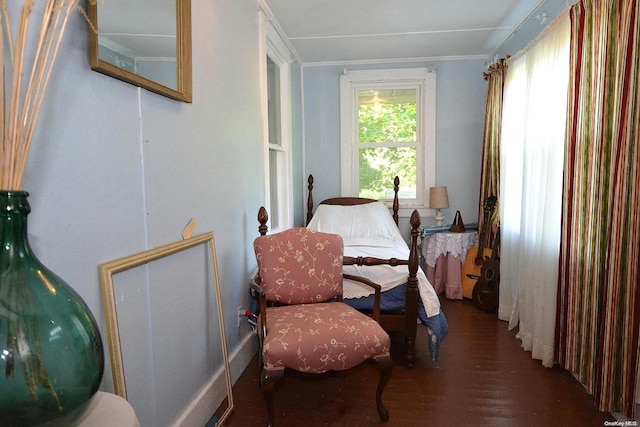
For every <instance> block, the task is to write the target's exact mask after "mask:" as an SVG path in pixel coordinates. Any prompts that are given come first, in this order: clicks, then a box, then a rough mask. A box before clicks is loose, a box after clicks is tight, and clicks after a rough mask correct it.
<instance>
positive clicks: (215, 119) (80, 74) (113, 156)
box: [10, 0, 303, 425]
mask: <svg viewBox="0 0 640 427" xmlns="http://www.w3.org/2000/svg"><path fill="white" fill-rule="evenodd" d="M10 7H11V5H10ZM12 13H13V14H15V12H13V11H12ZM192 39H193V55H192V56H193V103H191V104H186V103H181V102H177V101H173V100H171V99H168V98H165V97H162V96H159V95H156V94H154V93H151V92H148V91H146V90H142V89H138V88H136V87H134V86H132V85H129V84H127V83H123V82H121V81H119V80H116V79H113V78H110V77H107V76H105V75H102V74H99V73H97V72H94V71H91V70H90V68H89V59H88V56H89V55H88V27H87V24H86V22H85V20H84V18H83V17H82V15H81V14H79V13H76V14H74V15H73V17H72V19H71V22H70V26H69V27H68V29H67V33H66V36H65V39H64V42H63V45H62V47H61V49H60V54H59V57H58V61H57V63H56V68H55V71H54V73H53V75H52V79H51V82H50V87H49V91H48V95H47V97H46V99H45V103H44V106H43V110H42V114H41V117H40V121H39V126H38V129H37V132H36V135H35V138H34V145H33V147H32V152H31V157H30V159H29V161H28V165H27V170H26V173H25V178H24V185H23V188H24V189H25V190H26V191H29V192H30V194H31V196H30V197H29V201H30V203H31V206H32V213H31V215H30V216H29V236H30V240H31V244H32V246H33V249H34V252H35V253H36V254H37V255H38V256H39V258H40V259H41V260H42V261H43V263H44V264H45V265H47V266H49V267H50V268H51V269H52V270H53V271H54V272H56V273H57V274H58V275H60V276H61V277H62V278H64V279H65V280H66V281H67V282H69V283H70V284H71V286H72V287H73V288H74V289H75V290H76V291H77V292H78V293H79V294H80V296H81V297H82V298H83V299H84V300H85V301H86V303H87V304H88V306H89V308H90V309H91V311H92V312H93V314H94V316H95V317H96V319H97V321H98V324H99V327H100V331H101V333H102V338H103V341H104V344H105V350H107V348H106V347H107V333H106V326H105V320H104V312H103V308H102V297H101V291H100V283H99V278H98V265H99V264H100V263H104V262H107V261H111V260H114V259H116V258H120V257H123V256H127V255H131V254H134V253H137V252H139V251H143V250H146V249H152V248H155V247H158V246H160V245H164V244H168V243H172V242H175V241H178V240H180V239H181V232H182V230H183V228H184V227H185V225H186V224H187V222H188V221H189V220H190V219H191V218H195V220H196V221H197V223H198V227H197V230H196V234H199V233H202V232H207V231H213V232H214V235H215V243H216V250H217V259H218V265H219V277H220V286H221V291H222V302H223V305H224V310H225V311H224V321H225V326H226V338H227V342H228V348H229V353H230V354H231V357H232V362H233V358H234V357H236V356H237V354H236V353H237V352H238V351H241V346H242V345H244V344H246V343H247V342H250V343H253V337H252V336H249V334H250V331H249V328H248V326H247V324H246V322H244V323H243V324H242V326H241V327H240V328H238V327H237V312H236V308H237V307H238V306H242V307H248V304H249V296H248V287H247V284H248V277H249V274H250V272H251V271H252V270H253V269H254V268H255V258H254V255H253V250H252V242H253V240H254V238H255V237H256V235H257V221H256V214H257V210H258V208H259V207H260V206H261V205H262V204H263V182H262V180H263V172H262V167H263V159H262V146H261V124H260V123H261V117H260V96H259V93H260V92H259V84H260V82H259V59H260V58H259V53H258V46H259V43H258V41H259V38H258V2H257V1H256V0H197V1H192ZM292 75H293V77H294V81H297V82H298V83H297V84H298V86H297V87H294V91H293V96H294V100H293V109H294V112H295V116H296V118H297V123H296V124H295V126H294V142H295V144H297V145H296V147H295V148H294V150H293V155H294V176H295V177H296V180H298V181H301V179H302V178H301V177H302V163H303V162H302V148H301V144H302V125H301V123H300V117H301V116H300V114H301V101H300V100H301V92H300V86H299V84H300V83H299V82H300V81H301V71H300V67H298V66H295V65H294V68H293V70H292ZM295 191H296V192H297V194H298V196H297V198H296V202H297V207H298V210H297V212H296V218H297V219H298V220H299V221H300V222H301V221H302V220H301V218H302V210H301V205H302V202H301V198H302V184H297V187H296V189H295ZM205 262H206V259H205V258H204V257H203V256H202V253H201V252H200V251H196V252H195V253H193V254H191V253H189V254H185V255H184V256H179V257H175V258H172V259H171V260H164V261H159V262H158V263H159V264H157V265H156V264H153V265H150V266H149V270H148V273H147V274H144V275H142V276H143V277H146V279H145V282H143V283H139V282H134V283H135V284H134V285H132V287H130V288H126V289H124V290H123V291H122V293H118V295H117V297H118V299H122V300H123V301H124V300H126V301H132V300H135V301H138V304H139V306H137V307H136V308H134V310H136V311H135V312H134V313H133V314H132V318H133V320H132V321H131V322H130V324H127V325H121V327H125V328H129V329H130V328H134V327H142V328H151V329H153V328H154V327H155V325H154V319H163V320H162V322H161V325H162V328H163V330H162V331H156V332H155V335H156V336H158V337H159V336H161V335H162V336H166V337H174V338H175V339H176V341H175V343H176V346H175V348H174V349H173V351H174V354H173V356H172V357H173V358H174V360H175V369H176V370H180V369H185V368H187V367H189V364H190V363H193V364H196V366H198V369H201V370H202V375H201V378H200V379H199V381H203V382H204V381H206V380H207V379H208V377H209V376H210V375H212V373H214V372H215V371H216V370H217V369H218V368H220V367H221V364H220V362H219V361H218V362H217V363H215V362H213V360H214V359H213V357H214V353H215V351H216V350H217V348H219V346H220V339H219V336H218V335H217V330H215V329H212V330H208V329H207V330H206V331H205V330H204V329H205V328H208V326H209V325H202V328H203V330H202V331H194V330H190V329H189V328H190V327H189V326H188V325H190V324H192V323H193V319H192V318H190V316H192V314H191V313H192V311H193V310H192V308H191V306H190V304H191V303H192V302H189V300H190V298H176V299H174V300H173V301H172V304H171V306H170V310H169V309H168V308H169V307H167V306H166V305H165V306H162V305H156V303H157V301H158V297H157V295H156V293H157V292H158V291H159V290H160V289H162V287H177V288H178V289H181V291H182V292H183V293H184V296H185V297H187V296H189V295H190V294H193V293H195V292H197V291H199V290H198V289H191V288H190V283H191V282H192V280H191V279H194V278H196V279H197V278H200V277H202V275H203V271H205V267H204V265H205ZM167 266H174V268H173V270H172V271H174V272H175V271H176V270H177V271H181V272H183V274H182V275H180V276H179V280H175V279H173V280H170V279H169V278H167V277H166V275H163V274H161V273H162V271H163V269H166V268H167ZM131 276H137V275H136V274H132V275H131ZM152 282H153V283H152ZM128 293H132V295H131V296H128ZM207 297H211V294H209V295H207ZM165 303H166V301H165ZM123 304H125V303H124V302H123ZM125 305H126V304H125ZM206 306H207V307H209V306H210V307H214V306H213V305H212V304H211V305H206ZM199 310H200V309H199ZM176 313H178V314H177V315H176ZM200 314H201V312H200V311H198V314H197V315H200ZM183 316H184V317H183ZM208 316H209V318H211V317H214V316H215V312H211V313H208ZM209 321H210V322H212V321H211V320H209ZM212 324H213V322H212ZM145 325H146V326H145ZM160 332H162V333H160ZM193 332H196V333H205V334H208V336H209V337H210V338H209V339H205V340H203V342H201V343H198V344H197V345H195V346H193V347H191V348H184V347H183V346H181V345H180V343H182V342H183V340H184V339H185V338H186V337H188V336H189V334H191V333H193ZM137 345H138V346H140V348H139V349H137V350H136V351H135V352H136V353H140V354H150V358H149V360H146V361H145V362H147V364H148V365H154V364H160V363H161V362H162V361H163V359H166V357H167V354H166V353H164V354H152V353H151V352H150V348H151V347H149V346H150V345H151V343H149V342H148V341H145V340H138V343H137ZM209 354H212V358H211V359H209V360H206V357H207V355H209ZM194 355H204V356H201V357H196V358H195V361H193V360H192V359H193V358H192V357H191V356H194ZM251 355H252V354H251ZM251 355H250V356H251ZM105 357H106V360H107V367H106V371H105V376H104V379H103V383H102V386H101V389H103V390H106V391H111V390H112V381H111V371H110V368H109V366H108V365H109V363H108V361H109V353H108V351H107V352H106V354H105ZM217 357H218V358H219V356H217ZM239 363H240V365H239V366H238V367H237V369H239V370H240V371H241V370H242V369H244V367H245V366H244V365H242V361H240V362H239ZM145 368H148V367H147V366H145ZM148 369H152V368H151V367H149V368H148ZM156 369H157V366H156ZM240 371H238V372H234V379H235V378H237V376H238V375H239V373H240ZM153 375H155V385H153V384H152V386H151V388H149V389H147V390H146V392H148V394H149V396H152V395H153V396H157V397H161V396H162V395H165V394H166V393H167V390H168V389H167V386H166V385H167V383H169V381H170V380H173V379H174V378H176V376H175V372H173V373H168V372H162V371H158V370H156V371H154V372H153ZM184 377H185V379H180V378H181V377H180V376H178V377H177V378H178V379H177V380H175V381H174V382H173V384H172V390H173V393H174V394H176V395H177V394H179V393H181V392H182V391H185V392H191V391H193V390H195V391H197V389H198V387H199V386H201V385H202V384H194V383H191V384H184V382H186V381H189V380H190V379H189V376H184ZM190 398H191V396H181V399H185V400H186V401H188V400H189V399H190ZM147 403H148V402H146V403H145V405H146V404H147ZM149 408H151V407H149ZM169 409H173V408H162V407H159V408H156V409H155V411H156V412H155V413H152V411H153V409H152V408H151V409H148V410H147V407H146V406H145V409H143V411H142V412H141V413H139V417H140V418H141V421H142V420H144V421H145V422H146V423H144V424H143V425H161V424H155V421H154V420H158V419H163V418H162V417H163V416H164V415H165V414H164V412H163V411H165V410H169ZM214 410H215V408H214ZM150 420H151V421H150ZM170 421H171V420H166V422H170Z"/></svg>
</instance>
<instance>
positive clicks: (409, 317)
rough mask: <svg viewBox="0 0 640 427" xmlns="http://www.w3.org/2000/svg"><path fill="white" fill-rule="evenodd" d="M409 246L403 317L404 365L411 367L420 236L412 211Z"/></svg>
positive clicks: (418, 293)
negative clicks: (407, 277)
mask: <svg viewBox="0 0 640 427" xmlns="http://www.w3.org/2000/svg"><path fill="white" fill-rule="evenodd" d="M410 223H411V245H410V247H409V279H408V280H407V301H406V304H405V307H406V309H405V310H406V313H405V315H406V317H405V363H406V365H407V366H408V367H410V368H412V367H413V359H414V355H415V346H416V333H417V326H418V298H419V297H420V292H419V291H418V276H417V273H418V265H419V263H420V254H419V253H418V236H420V230H419V228H420V214H419V213H418V211H417V210H414V211H413V213H412V214H411V219H410Z"/></svg>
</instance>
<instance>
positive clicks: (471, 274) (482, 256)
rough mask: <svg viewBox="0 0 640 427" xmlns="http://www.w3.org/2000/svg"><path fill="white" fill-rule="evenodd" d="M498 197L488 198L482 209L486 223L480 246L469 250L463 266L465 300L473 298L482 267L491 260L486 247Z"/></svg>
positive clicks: (489, 251)
mask: <svg viewBox="0 0 640 427" xmlns="http://www.w3.org/2000/svg"><path fill="white" fill-rule="evenodd" d="M496 201H497V197H496V196H490V197H488V198H487V199H486V200H485V201H484V203H483V205H482V208H483V209H484V221H483V222H482V229H481V230H480V240H479V242H478V246H474V247H471V248H469V249H468V250H467V257H466V258H465V260H464V264H463V265H462V273H461V274H462V277H461V282H462V296H463V297H464V298H469V299H471V298H473V287H474V286H475V285H476V283H477V281H478V278H479V277H480V273H481V270H482V265H483V264H484V261H485V260H486V259H489V258H491V248H488V247H485V246H484V245H486V243H487V232H488V229H490V228H491V225H490V224H489V222H490V221H491V214H492V213H493V209H494V208H495V206H496Z"/></svg>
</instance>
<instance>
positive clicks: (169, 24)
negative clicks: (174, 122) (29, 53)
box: [87, 0, 192, 102]
mask: <svg viewBox="0 0 640 427" xmlns="http://www.w3.org/2000/svg"><path fill="white" fill-rule="evenodd" d="M87 6H88V13H89V19H90V22H91V23H92V26H93V28H90V30H89V44H90V49H89V50H90V55H89V61H90V65H91V69H93V70H95V71H98V72H100V73H103V74H106V75H108V76H111V77H115V78H117V79H120V80H122V81H125V82H127V83H131V84H133V85H136V86H139V87H142V88H145V89H148V90H150V91H153V92H155V93H158V94H160V95H164V96H167V97H169V98H172V99H176V100H179V101H184V102H191V99H192V89H191V0H108V1H89V2H87Z"/></svg>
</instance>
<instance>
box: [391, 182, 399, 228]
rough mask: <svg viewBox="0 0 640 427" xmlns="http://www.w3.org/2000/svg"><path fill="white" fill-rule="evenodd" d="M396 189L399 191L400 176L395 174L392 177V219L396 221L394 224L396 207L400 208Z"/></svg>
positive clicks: (396, 214)
mask: <svg viewBox="0 0 640 427" xmlns="http://www.w3.org/2000/svg"><path fill="white" fill-rule="evenodd" d="M398 191H400V178H398V176H397V175H396V177H395V178H394V179H393V220H394V221H395V222H396V225H398V209H399V208H400V202H399V201H398Z"/></svg>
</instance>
